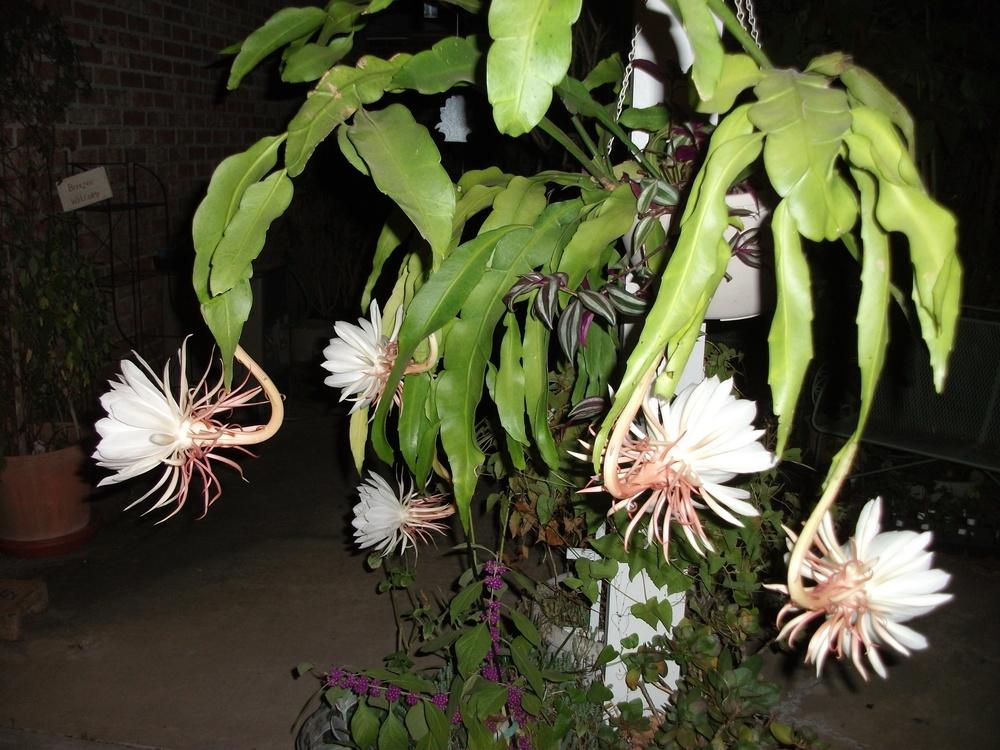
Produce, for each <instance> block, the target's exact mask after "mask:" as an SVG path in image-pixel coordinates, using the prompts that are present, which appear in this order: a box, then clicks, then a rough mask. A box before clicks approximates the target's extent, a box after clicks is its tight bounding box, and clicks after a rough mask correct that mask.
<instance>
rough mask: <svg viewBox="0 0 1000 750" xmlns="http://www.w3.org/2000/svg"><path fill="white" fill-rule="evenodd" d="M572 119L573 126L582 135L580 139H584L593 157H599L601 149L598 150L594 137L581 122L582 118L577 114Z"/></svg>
mask: <svg viewBox="0 0 1000 750" xmlns="http://www.w3.org/2000/svg"><path fill="white" fill-rule="evenodd" d="M571 120H572V122H573V127H574V128H576V134H577V135H579V136H580V140H581V141H583V144H584V145H585V146H586V147H587V150H588V151H590V156H591V159H592V160H593V159H597V157H598V156H600V151H598V149H597V144H596V143H594V139H593V138H591V137H590V133H588V132H587V129H586V128H585V127H583V123H582V122H580V118H579V117H578V116H577V115H573V117H572V118H571Z"/></svg>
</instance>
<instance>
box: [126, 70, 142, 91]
mask: <svg viewBox="0 0 1000 750" xmlns="http://www.w3.org/2000/svg"><path fill="white" fill-rule="evenodd" d="M121 85H122V86H124V87H125V88H127V89H138V88H142V74H141V73H134V72H132V71H131V70H123V71H122V72H121Z"/></svg>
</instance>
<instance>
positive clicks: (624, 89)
mask: <svg viewBox="0 0 1000 750" xmlns="http://www.w3.org/2000/svg"><path fill="white" fill-rule="evenodd" d="M641 33H642V25H641V24H636V25H635V31H633V32H632V46H631V48H630V49H629V51H628V62H627V63H626V64H625V74H624V75H623V76H622V85H621V90H620V91H619V92H618V107H617V109H616V110H615V122H618V120H619V119H620V118H621V116H622V110H624V109H625V97H626V96H627V95H628V88H629V85H630V84H631V82H632V63H633V62H634V61H635V47H636V44H637V43H638V42H639V34H641ZM614 145H615V137H614V136H611V137H610V138H609V139H608V156H609V157H610V156H611V149H612V148H614Z"/></svg>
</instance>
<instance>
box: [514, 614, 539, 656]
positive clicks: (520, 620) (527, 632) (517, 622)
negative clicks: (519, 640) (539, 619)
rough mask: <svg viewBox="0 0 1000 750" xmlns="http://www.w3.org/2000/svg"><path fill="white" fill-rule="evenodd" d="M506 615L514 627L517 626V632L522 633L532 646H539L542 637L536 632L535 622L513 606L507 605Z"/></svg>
mask: <svg viewBox="0 0 1000 750" xmlns="http://www.w3.org/2000/svg"><path fill="white" fill-rule="evenodd" d="M507 615H508V616H509V617H510V619H511V621H512V622H513V623H514V627H515V628H517V630H518V632H519V633H520V634H521V635H523V636H524V637H525V638H526V639H527V640H528V642H529V643H530V644H531V645H532V646H535V647H536V648H539V647H541V645H542V638H541V636H540V635H539V634H538V628H536V627H535V624H534V623H533V622H532V621H531V620H529V619H528V618H527V617H525V616H524V615H523V614H522V613H521V612H519V611H518V610H517V609H515V608H514V607H507Z"/></svg>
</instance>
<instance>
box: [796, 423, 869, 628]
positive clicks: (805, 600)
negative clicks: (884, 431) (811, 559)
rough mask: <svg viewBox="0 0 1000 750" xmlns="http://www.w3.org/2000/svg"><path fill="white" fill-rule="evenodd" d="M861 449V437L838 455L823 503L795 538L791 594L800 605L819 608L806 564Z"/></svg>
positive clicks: (826, 487)
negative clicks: (806, 574) (804, 574)
mask: <svg viewBox="0 0 1000 750" xmlns="http://www.w3.org/2000/svg"><path fill="white" fill-rule="evenodd" d="M857 452H858V443H857V440H854V439H852V440H851V441H849V442H848V443H847V445H845V446H844V447H843V448H842V449H841V452H840V453H839V454H838V455H837V456H835V457H834V462H835V466H834V469H833V471H832V472H831V474H830V476H829V477H827V480H826V486H825V487H824V489H823V494H822V496H820V499H819V502H818V503H816V507H815V508H813V512H812V513H811V514H810V516H809V519H808V520H807V521H806V523H805V526H803V527H802V533H801V534H799V538H798V539H796V540H795V546H794V547H793V548H792V554H791V557H790V558H789V560H788V596H789V598H790V599H791V600H792V602H793V603H794V604H795V605H796V606H797V607H800V608H802V609H804V610H810V609H816V608H817V606H819V605H818V600H817V598H816V597H815V596H814V595H813V593H812V589H807V588H806V587H805V585H804V584H803V582H802V570H803V566H802V563H803V562H804V561H805V558H806V555H807V554H808V552H809V550H810V549H811V548H812V545H813V542H814V541H815V540H816V534H817V532H818V531H819V526H820V524H821V523H822V521H823V516H824V515H825V514H826V512H827V511H828V510H830V508H831V507H832V506H833V503H834V501H835V500H836V499H837V494H838V493H839V492H840V488H841V486H842V485H843V484H844V480H845V479H846V478H847V475H848V473H849V472H850V470H851V465H852V464H853V463H854V457H855V455H856V454H857Z"/></svg>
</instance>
